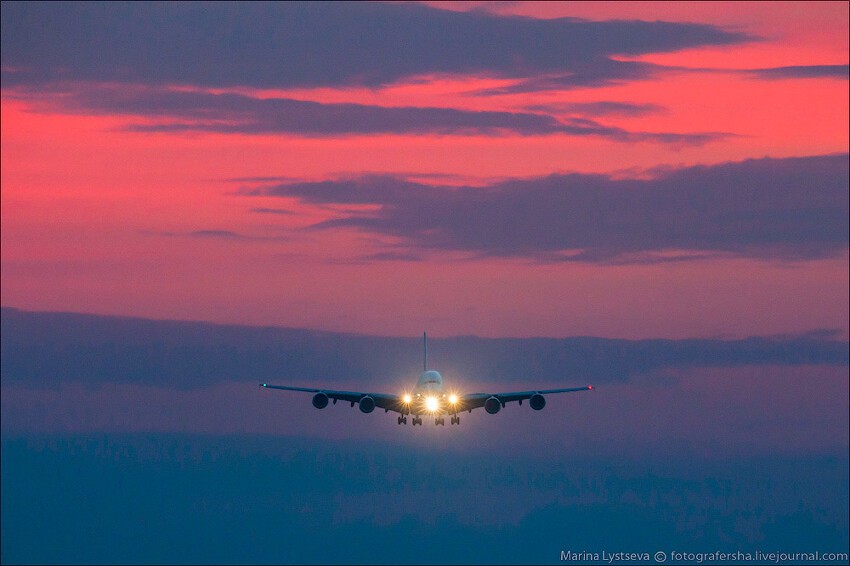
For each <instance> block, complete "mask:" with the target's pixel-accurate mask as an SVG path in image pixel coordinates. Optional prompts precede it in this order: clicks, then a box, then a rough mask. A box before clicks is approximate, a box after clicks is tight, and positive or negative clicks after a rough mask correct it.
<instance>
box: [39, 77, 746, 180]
mask: <svg viewBox="0 0 850 566" xmlns="http://www.w3.org/2000/svg"><path fill="white" fill-rule="evenodd" d="M38 104H40V105H41V106H42V107H44V106H46V107H47V108H49V109H51V110H52V109H53V107H54V106H59V108H60V109H61V110H62V111H65V112H68V111H70V112H79V113H85V114H88V113H94V114H119V115H124V116H131V117H133V118H136V119H137V120H143V121H142V122H136V123H131V124H130V125H128V126H127V129H128V130H132V131H138V132H184V131H202V132H217V133H227V134H295V135H303V136H332V135H369V134H382V133H392V134H437V135H472V134H475V135H503V134H519V135H552V134H563V135H570V136H600V137H605V138H608V139H611V140H613V141H618V142H654V143H665V144H677V145H682V144H684V145H702V144H705V143H708V142H711V141H715V140H719V139H723V138H727V137H730V136H732V134H727V133H722V132H693V133H675V132H640V131H637V132H633V131H628V130H625V129H623V128H618V127H614V126H608V125H605V124H602V123H600V122H597V121H595V120H590V119H587V118H578V117H567V118H561V119H559V118H556V117H554V116H551V115H547V114H541V113H539V112H497V111H471V110H458V109H454V108H433V107H385V106H370V105H363V104H339V103H337V104H324V103H320V102H313V101H305V100H295V99H291V98H255V97H252V96H247V95H243V94H235V93H224V94H214V93H210V92H202V91H185V90H173V89H167V88H165V89H159V88H146V87H139V86H117V85H96V86H95V85H80V84H76V85H68V86H67V90H66V91H65V92H63V93H61V94H56V93H53V95H50V96H47V97H41V98H40V99H39V103H38ZM253 179H255V180H258V181H262V180H263V179H262V178H259V179H258V178H253ZM242 180H245V181H251V180H252V178H250V177H249V178H244V179H242ZM269 180H275V179H274V178H270V179H269ZM281 180H282V181H285V180H286V179H283V178H281Z"/></svg>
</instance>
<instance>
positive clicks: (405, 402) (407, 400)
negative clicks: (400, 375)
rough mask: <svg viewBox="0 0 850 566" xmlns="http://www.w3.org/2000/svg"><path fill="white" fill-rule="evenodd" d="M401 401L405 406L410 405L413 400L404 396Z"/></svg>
mask: <svg viewBox="0 0 850 566" xmlns="http://www.w3.org/2000/svg"><path fill="white" fill-rule="evenodd" d="M402 399H403V400H404V404H405V405H410V402H411V401H412V400H413V399H412V398H411V397H410V395H406V394H405V396H404V397H402Z"/></svg>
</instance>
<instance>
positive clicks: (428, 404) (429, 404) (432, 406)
mask: <svg viewBox="0 0 850 566" xmlns="http://www.w3.org/2000/svg"><path fill="white" fill-rule="evenodd" d="M425 408H426V409H428V410H429V411H431V412H432V413H433V412H435V411H436V410H437V409H439V408H440V402H439V401H437V398H436V397H428V398H426V399H425Z"/></svg>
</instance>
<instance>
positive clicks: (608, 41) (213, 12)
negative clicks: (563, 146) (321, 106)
mask: <svg viewBox="0 0 850 566" xmlns="http://www.w3.org/2000/svg"><path fill="white" fill-rule="evenodd" d="M754 39H755V38H753V37H752V36H749V35H746V34H744V33H739V32H733V31H727V30H724V29H721V28H718V27H715V26H711V25H701V24H690V23H669V22H642V21H602V22H597V21H584V20H578V19H573V18H560V19H553V20H537V19H532V18H524V17H516V16H496V15H493V14H487V13H484V12H480V11H479V12H467V13H459V12H448V11H444V10H437V9H432V8H428V7H426V6H422V5H415V4H386V3H324V2H318V3H268V4H266V3H251V4H240V5H236V4H216V3H213V4H194V3H160V4H136V3H109V4H106V3H29V2H7V3H4V5H3V18H2V35H0V41H2V68H3V85H4V86H12V85H26V84H30V85H32V84H40V83H46V82H54V81H59V80H62V81H65V80H80V81H95V82H103V81H113V82H131V83H143V84H175V83H179V84H195V85H204V86H236V85H243V86H254V87H270V88H271V87H303V86H308V87H309V86H340V85H354V84H358V85H372V86H374V85H381V84H387V83H392V82H396V81H398V80H400V79H403V78H406V77H412V76H416V75H422V74H434V73H448V74H477V75H489V76H504V77H517V78H527V77H536V76H540V75H557V76H562V77H566V76H570V77H572V79H570V80H571V81H572V83H574V84H582V85H591V84H604V83H605V82H607V81H610V80H622V79H624V78H634V77H635V76H637V75H641V74H642V73H645V72H646V70H645V69H646V67H644V66H642V65H641V64H637V63H633V62H622V61H615V60H613V59H611V56H613V55H628V56H634V55H641V54H646V53H658V52H669V51H675V50H680V49H685V48H693V47H700V46H711V45H730V44H738V43H743V42H747V41H752V40H754Z"/></svg>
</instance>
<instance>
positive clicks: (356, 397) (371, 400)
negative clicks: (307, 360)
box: [260, 383, 406, 414]
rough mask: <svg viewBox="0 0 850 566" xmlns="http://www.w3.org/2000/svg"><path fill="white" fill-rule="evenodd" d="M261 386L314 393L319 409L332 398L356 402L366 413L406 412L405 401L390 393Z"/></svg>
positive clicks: (314, 401) (353, 403)
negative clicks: (380, 411)
mask: <svg viewBox="0 0 850 566" xmlns="http://www.w3.org/2000/svg"><path fill="white" fill-rule="evenodd" d="M260 387H263V388H265V389H282V390H283V391H303V392H305V393H313V394H314V395H313V406H314V407H316V408H317V409H324V408H325V407H327V406H328V400H332V401H333V403H334V404H336V402H337V401H347V402H349V403H351V406H352V407H353V406H354V405H355V403H356V404H359V405H360V410H361V411H363V412H364V413H371V412H372V411H374V410H375V407H378V408H380V409H384V411H385V412H386V411H395V412H396V413H401V414H404V413H405V410H406V409H405V405H404V401H403V400H402V399H401V398H399V396H398V395H388V394H386V393H363V392H359V391H336V390H334V389H315V388H312V387H292V386H290V385H271V384H269V383H261V384H260Z"/></svg>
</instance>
